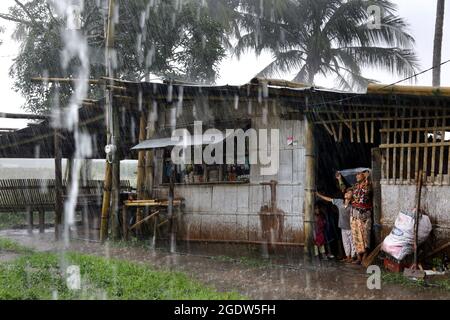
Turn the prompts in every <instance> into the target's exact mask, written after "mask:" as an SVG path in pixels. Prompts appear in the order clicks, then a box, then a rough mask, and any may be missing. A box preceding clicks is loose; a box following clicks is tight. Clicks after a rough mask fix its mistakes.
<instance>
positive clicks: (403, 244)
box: [381, 212, 432, 260]
mask: <svg viewBox="0 0 450 320" xmlns="http://www.w3.org/2000/svg"><path fill="white" fill-rule="evenodd" d="M431 229H432V226H431V222H430V218H429V217H428V216H427V215H424V214H422V216H421V218H420V220H419V227H418V233H417V238H418V242H419V244H421V243H423V242H424V241H425V240H426V239H427V238H428V236H429V235H430V232H431ZM413 246H414V213H413V212H400V213H399V215H398V216H397V219H396V220H395V225H394V228H393V229H392V231H391V233H390V234H389V235H388V236H387V237H386V238H385V239H384V241H383V245H382V246H381V250H383V251H384V252H386V253H388V254H390V255H391V256H392V257H394V258H395V259H397V260H403V259H404V258H405V257H406V256H407V255H408V254H411V253H412V252H413V251H414V248H413Z"/></svg>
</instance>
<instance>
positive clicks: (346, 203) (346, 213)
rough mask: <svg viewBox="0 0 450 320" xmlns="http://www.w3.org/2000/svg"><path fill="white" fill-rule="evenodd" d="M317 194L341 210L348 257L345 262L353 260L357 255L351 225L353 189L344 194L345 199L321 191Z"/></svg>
mask: <svg viewBox="0 0 450 320" xmlns="http://www.w3.org/2000/svg"><path fill="white" fill-rule="evenodd" d="M316 195H317V196H318V197H319V198H321V199H323V200H325V201H328V202H331V203H332V204H333V205H335V206H336V207H337V208H338V210H339V228H340V229H341V235H342V243H343V245H344V251H345V255H346V258H345V259H343V261H345V262H352V260H353V259H352V257H353V256H354V255H355V253H356V252H355V246H354V245H353V239H352V230H351V226H350V213H351V201H352V198H353V191H352V189H350V188H349V189H347V190H346V192H345V194H344V200H342V199H333V198H330V197H327V196H324V195H322V194H320V193H318V192H317V193H316Z"/></svg>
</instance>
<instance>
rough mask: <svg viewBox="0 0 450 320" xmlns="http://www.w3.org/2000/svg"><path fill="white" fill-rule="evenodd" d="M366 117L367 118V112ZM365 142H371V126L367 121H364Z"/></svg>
mask: <svg viewBox="0 0 450 320" xmlns="http://www.w3.org/2000/svg"><path fill="white" fill-rule="evenodd" d="M364 117H365V118H367V116H366V114H365V113H364ZM364 142H365V143H369V127H368V125H367V121H364Z"/></svg>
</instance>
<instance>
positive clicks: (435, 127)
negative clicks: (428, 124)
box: [430, 113, 438, 183]
mask: <svg viewBox="0 0 450 320" xmlns="http://www.w3.org/2000/svg"><path fill="white" fill-rule="evenodd" d="M435 115H437V114H436V113H435ZM437 133H438V120H437V119H435V120H434V124H433V146H432V148H431V163H430V164H431V168H430V175H431V183H434V181H435V180H436V141H437V137H436V136H437Z"/></svg>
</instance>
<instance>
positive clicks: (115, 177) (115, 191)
mask: <svg viewBox="0 0 450 320" xmlns="http://www.w3.org/2000/svg"><path fill="white" fill-rule="evenodd" d="M111 103H112V102H111ZM112 107H113V108H112V111H113V135H112V143H113V145H115V146H116V151H115V152H114V153H113V161H112V181H111V182H112V185H111V187H112V188H111V192H112V194H111V205H112V208H111V209H112V210H111V213H112V216H111V231H112V237H113V239H114V240H118V239H119V238H120V233H121V230H120V224H119V221H120V219H119V216H120V154H121V152H120V150H121V137H120V117H119V109H118V106H117V105H116V106H115V105H114V104H112Z"/></svg>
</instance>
